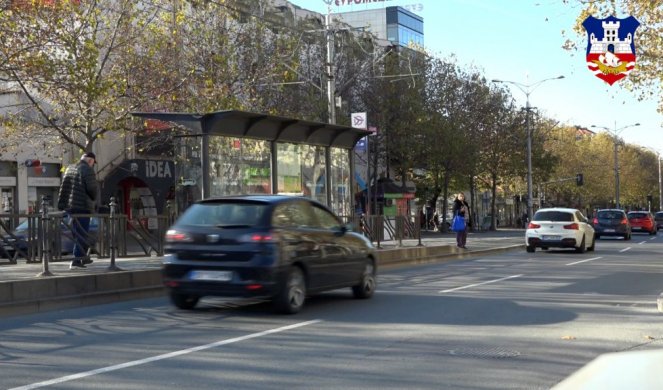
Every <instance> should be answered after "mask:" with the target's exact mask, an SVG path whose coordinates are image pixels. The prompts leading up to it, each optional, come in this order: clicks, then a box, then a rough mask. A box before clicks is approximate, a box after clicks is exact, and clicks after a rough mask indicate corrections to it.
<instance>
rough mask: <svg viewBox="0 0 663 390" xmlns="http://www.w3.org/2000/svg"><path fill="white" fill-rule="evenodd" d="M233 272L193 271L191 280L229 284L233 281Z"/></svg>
mask: <svg viewBox="0 0 663 390" xmlns="http://www.w3.org/2000/svg"><path fill="white" fill-rule="evenodd" d="M232 276H233V273H232V271H199V270H196V271H191V272H189V278H190V279H191V280H213V281H216V282H229V281H230V280H232Z"/></svg>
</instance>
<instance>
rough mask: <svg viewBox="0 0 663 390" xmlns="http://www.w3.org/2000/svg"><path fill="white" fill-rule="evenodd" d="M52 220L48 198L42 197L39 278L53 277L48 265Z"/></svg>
mask: <svg viewBox="0 0 663 390" xmlns="http://www.w3.org/2000/svg"><path fill="white" fill-rule="evenodd" d="M50 226H51V223H50V218H49V216H48V204H47V202H46V196H45V195H44V196H42V197H41V245H42V252H41V253H42V260H41V264H42V271H41V272H40V273H38V274H37V276H40V277H41V276H53V274H52V273H51V271H49V269H48V263H49V261H50V260H51V243H50V242H49V241H50V240H49V238H50V236H51V233H52V232H50V231H49V230H50Z"/></svg>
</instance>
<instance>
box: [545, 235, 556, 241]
mask: <svg viewBox="0 0 663 390" xmlns="http://www.w3.org/2000/svg"><path fill="white" fill-rule="evenodd" d="M541 239H542V240H545V241H553V240H559V236H541Z"/></svg>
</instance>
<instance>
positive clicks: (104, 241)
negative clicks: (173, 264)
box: [0, 199, 174, 264]
mask: <svg viewBox="0 0 663 390" xmlns="http://www.w3.org/2000/svg"><path fill="white" fill-rule="evenodd" d="M42 203H43V204H42V211H41V213H38V214H37V213H31V214H6V213H5V214H0V260H2V259H7V260H8V261H9V263H11V264H16V263H17V261H18V260H19V259H25V260H26V262H28V263H39V262H43V261H44V259H45V258H48V261H70V260H72V259H73V253H72V247H73V245H74V243H76V242H78V243H82V244H84V246H85V247H88V253H87V255H90V254H96V255H97V256H98V257H99V258H111V260H114V258H115V257H140V256H146V257H149V256H152V255H153V254H155V255H157V256H163V254H164V237H165V233H166V230H167V229H168V227H169V226H170V225H171V224H172V223H173V220H174V216H173V215H170V214H168V215H156V216H149V217H145V218H146V219H145V218H143V219H140V220H137V219H130V218H128V217H127V215H124V214H116V213H115V209H116V207H117V204H116V203H115V201H114V199H113V200H112V201H111V208H110V210H111V212H110V214H73V215H68V214H66V213H64V212H61V211H57V212H53V211H49V210H48V206H47V205H46V202H42ZM80 217H88V218H90V228H89V230H88V232H87V233H82V232H84V230H82V229H79V227H80V222H79V219H78V218H80ZM146 220H151V221H150V222H152V223H151V224H149V225H148V224H146V223H144V222H145V221H146ZM8 221H16V222H14V223H9V222H8ZM13 226H16V227H13ZM78 232H81V233H78ZM112 262H113V261H112Z"/></svg>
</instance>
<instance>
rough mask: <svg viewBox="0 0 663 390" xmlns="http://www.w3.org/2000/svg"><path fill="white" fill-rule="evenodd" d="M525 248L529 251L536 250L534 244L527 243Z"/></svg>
mask: <svg viewBox="0 0 663 390" xmlns="http://www.w3.org/2000/svg"><path fill="white" fill-rule="evenodd" d="M525 249H526V250H527V252H529V253H534V251H535V250H536V248H535V247H534V246H532V245H527V247H526V248H525Z"/></svg>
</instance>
